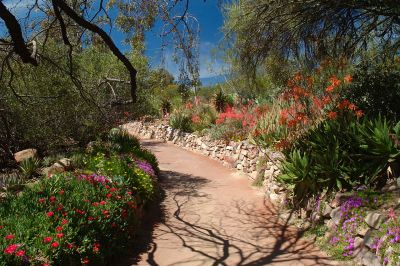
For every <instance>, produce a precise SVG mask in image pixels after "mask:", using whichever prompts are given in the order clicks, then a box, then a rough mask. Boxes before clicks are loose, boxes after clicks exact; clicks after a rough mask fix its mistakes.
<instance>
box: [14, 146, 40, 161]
mask: <svg viewBox="0 0 400 266" xmlns="http://www.w3.org/2000/svg"><path fill="white" fill-rule="evenodd" d="M36 157H37V150H36V149H26V150H22V151H19V152H16V153H14V159H15V160H16V161H17V162H18V163H20V162H22V161H24V160H27V159H30V158H36Z"/></svg>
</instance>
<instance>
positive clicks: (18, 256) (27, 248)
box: [0, 140, 158, 265]
mask: <svg viewBox="0 0 400 266" xmlns="http://www.w3.org/2000/svg"><path fill="white" fill-rule="evenodd" d="M114 141H116V140H114ZM83 165H84V166H82V167H83V169H84V170H78V169H75V171H74V172H73V173H72V172H67V173H63V174H56V175H53V176H51V177H49V178H45V179H42V180H40V181H39V182H37V183H35V184H34V185H32V186H29V187H27V188H26V189H25V190H24V191H23V193H22V194H21V195H13V194H10V195H8V196H7V197H6V198H5V199H4V200H3V201H2V202H1V203H0V217H1V218H2V219H1V220H0V265H53V264H54V263H56V264H57V265H67V264H68V265H80V264H91V265H104V264H105V263H106V262H107V260H109V259H110V258H111V257H112V256H115V255H116V254H118V253H121V252H124V251H125V250H126V249H127V248H128V245H131V242H132V240H133V238H134V233H135V229H136V228H137V225H138V222H139V220H140V218H141V213H142V208H143V206H144V205H145V204H146V203H147V202H149V201H150V200H151V199H152V198H153V195H154V192H155V181H156V173H157V172H158V168H157V161H156V160H155V157H154V155H152V154H151V153H149V152H148V151H146V150H143V149H141V148H140V147H138V148H137V149H135V150H133V151H131V152H129V153H126V154H122V153H116V152H115V151H113V150H108V152H107V155H106V154H104V153H99V152H98V153H97V154H96V155H90V154H88V155H85V156H84V164H83Z"/></svg>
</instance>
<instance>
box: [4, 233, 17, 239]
mask: <svg viewBox="0 0 400 266" xmlns="http://www.w3.org/2000/svg"><path fill="white" fill-rule="evenodd" d="M14 237H15V236H14V235H12V234H10V235H6V236H5V237H4V238H5V239H6V240H11V239H13V238H14Z"/></svg>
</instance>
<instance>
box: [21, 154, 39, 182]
mask: <svg viewBox="0 0 400 266" xmlns="http://www.w3.org/2000/svg"><path fill="white" fill-rule="evenodd" d="M19 168H20V169H21V172H22V173H23V174H24V176H26V177H27V178H31V177H33V176H35V175H36V174H37V173H38V170H39V168H40V160H39V159H37V158H28V159H26V160H23V161H22V162H21V164H20V166H19Z"/></svg>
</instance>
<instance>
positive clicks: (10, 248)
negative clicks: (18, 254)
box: [4, 244, 18, 255]
mask: <svg viewBox="0 0 400 266" xmlns="http://www.w3.org/2000/svg"><path fill="white" fill-rule="evenodd" d="M17 248H18V245H17V244H13V245H9V246H8V247H6V249H5V250H4V254H8V255H11V254H14V252H15V251H16V250H17Z"/></svg>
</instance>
